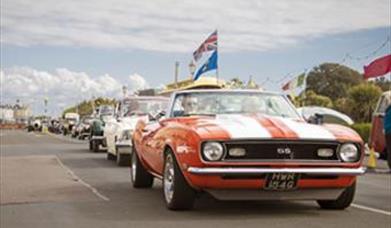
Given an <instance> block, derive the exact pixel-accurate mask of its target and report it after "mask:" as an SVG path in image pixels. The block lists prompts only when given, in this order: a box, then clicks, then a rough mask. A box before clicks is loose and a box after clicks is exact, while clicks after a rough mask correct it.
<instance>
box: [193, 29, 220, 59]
mask: <svg viewBox="0 0 391 228" xmlns="http://www.w3.org/2000/svg"><path fill="white" fill-rule="evenodd" d="M215 50H217V30H215V31H214V32H213V33H212V34H210V35H209V37H208V38H206V40H205V41H204V42H203V43H202V44H201V45H200V46H199V47H198V48H197V50H196V51H195V52H193V57H194V60H195V61H196V62H197V61H198V60H199V59H200V58H201V57H202V55H203V53H204V52H208V51H215Z"/></svg>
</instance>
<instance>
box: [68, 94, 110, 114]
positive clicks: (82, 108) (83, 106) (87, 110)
mask: <svg viewBox="0 0 391 228" xmlns="http://www.w3.org/2000/svg"><path fill="white" fill-rule="evenodd" d="M115 104H116V100H115V99H109V98H102V97H98V98H96V99H94V100H87V101H86V100H85V101H82V102H80V103H79V104H77V105H75V106H73V107H69V108H67V109H65V110H64V112H63V116H64V115H65V113H68V112H76V113H79V115H80V116H81V117H83V116H88V115H91V114H92V113H93V112H94V110H93V109H94V107H99V106H100V105H112V106H114V105H115Z"/></svg>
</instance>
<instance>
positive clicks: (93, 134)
mask: <svg viewBox="0 0 391 228" xmlns="http://www.w3.org/2000/svg"><path fill="white" fill-rule="evenodd" d="M113 118H114V108H113V107H112V106H109V105H102V106H99V108H98V109H97V110H96V113H95V119H94V120H93V121H92V124H91V128H90V129H91V131H90V136H89V149H90V150H91V151H93V152H99V151H101V150H104V149H105V148H106V139H105V137H104V136H103V130H104V127H105V123H106V122H107V121H110V120H111V119H113Z"/></svg>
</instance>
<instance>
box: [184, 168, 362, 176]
mask: <svg viewBox="0 0 391 228" xmlns="http://www.w3.org/2000/svg"><path fill="white" fill-rule="evenodd" d="M187 171H188V172H189V173H191V174H196V175H225V174H233V175H248V174H250V175H251V174H268V173H302V174H314V175H348V176H358V175H363V174H364V173H365V171H366V168H365V167H359V168H235V167H226V168H197V167H189V168H188V169H187Z"/></svg>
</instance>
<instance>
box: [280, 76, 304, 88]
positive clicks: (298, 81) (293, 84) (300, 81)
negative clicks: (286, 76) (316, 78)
mask: <svg viewBox="0 0 391 228" xmlns="http://www.w3.org/2000/svg"><path fill="white" fill-rule="evenodd" d="M304 83H305V73H302V74H300V75H299V76H297V77H295V78H293V79H292V80H290V81H289V82H287V83H285V84H284V85H283V86H282V90H284V91H287V90H294V89H296V88H299V87H302V86H303V85H304Z"/></svg>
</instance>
